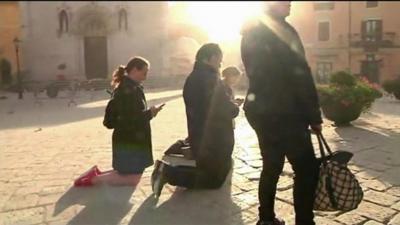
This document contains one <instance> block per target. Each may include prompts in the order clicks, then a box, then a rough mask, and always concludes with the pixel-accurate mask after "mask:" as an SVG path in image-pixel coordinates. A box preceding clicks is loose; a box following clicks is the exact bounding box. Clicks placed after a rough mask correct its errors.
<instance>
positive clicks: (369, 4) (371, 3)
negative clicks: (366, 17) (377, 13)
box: [367, 1, 378, 8]
mask: <svg viewBox="0 0 400 225" xmlns="http://www.w3.org/2000/svg"><path fill="white" fill-rule="evenodd" d="M374 7H378V1H367V8H374Z"/></svg>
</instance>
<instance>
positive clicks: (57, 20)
mask: <svg viewBox="0 0 400 225" xmlns="http://www.w3.org/2000/svg"><path fill="white" fill-rule="evenodd" d="M19 4H20V10H21V16H22V31H21V32H22V34H21V39H22V43H21V51H22V54H21V57H23V59H22V60H23V62H24V64H23V70H24V71H26V73H27V74H28V75H29V76H30V77H29V78H30V79H33V80H51V79H56V78H57V76H59V75H60V74H61V75H63V76H64V77H65V78H66V79H80V80H85V79H97V78H100V79H104V78H110V76H111V74H112V72H113V70H114V69H115V68H116V67H117V66H118V65H120V64H124V65H125V64H126V63H127V62H128V60H129V58H130V57H132V56H136V55H139V56H143V57H145V58H146V59H148V60H149V61H150V63H151V70H150V75H151V76H152V75H154V76H166V75H167V73H168V72H167V71H168V70H166V68H167V67H168V54H167V53H166V52H165V51H166V48H167V47H166V44H167V42H168V41H167V39H168V34H167V33H168V29H167V23H166V19H167V14H168V5H167V2H122V1H121V2H117V1H115V2H94V1H86V2H68V1H62V2H61V1H59V2H30V1H21V2H19Z"/></svg>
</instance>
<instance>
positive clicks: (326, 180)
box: [314, 134, 364, 211]
mask: <svg viewBox="0 0 400 225" xmlns="http://www.w3.org/2000/svg"><path fill="white" fill-rule="evenodd" d="M317 138H318V144H319V149H320V153H321V158H319V162H320V171H319V181H318V186H317V189H316V194H315V201H314V210H319V211H350V210H353V209H356V208H357V207H358V205H359V204H360V203H361V201H362V199H363V197H364V193H363V190H362V188H361V186H360V184H359V182H358V181H357V179H356V177H355V176H354V174H353V173H352V172H351V171H350V170H349V169H348V168H347V163H348V162H349V161H350V159H351V158H352V157H353V153H351V152H347V151H335V152H332V151H331V149H330V148H329V146H328V144H327V142H326V140H325V139H324V137H323V136H322V134H317ZM325 150H326V151H327V152H326V151H325Z"/></svg>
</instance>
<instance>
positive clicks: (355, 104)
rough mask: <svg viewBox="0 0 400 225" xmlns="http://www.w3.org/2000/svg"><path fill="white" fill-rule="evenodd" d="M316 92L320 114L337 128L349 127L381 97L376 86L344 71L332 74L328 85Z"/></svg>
mask: <svg viewBox="0 0 400 225" xmlns="http://www.w3.org/2000/svg"><path fill="white" fill-rule="evenodd" d="M317 90H318V95H319V99H320V104H321V108H322V112H323V113H324V115H325V117H326V118H327V119H329V120H331V121H334V122H335V125H337V126H345V125H350V122H351V121H354V120H356V119H357V118H358V117H360V115H361V113H363V112H365V111H367V110H368V109H369V108H370V107H371V105H372V103H373V102H374V101H375V99H377V98H380V97H382V93H381V92H380V90H379V88H378V86H377V85H376V84H372V83H370V82H368V80H366V79H365V78H364V79H359V78H357V77H355V76H354V75H352V74H350V73H348V72H344V71H340V72H337V73H334V74H332V75H331V77H330V82H329V84H328V85H321V86H318V87H317Z"/></svg>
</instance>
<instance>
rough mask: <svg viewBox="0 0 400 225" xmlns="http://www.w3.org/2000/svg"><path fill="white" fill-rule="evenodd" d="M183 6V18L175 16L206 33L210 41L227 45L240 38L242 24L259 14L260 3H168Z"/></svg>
mask: <svg viewBox="0 0 400 225" xmlns="http://www.w3.org/2000/svg"><path fill="white" fill-rule="evenodd" d="M173 4H184V8H185V10H184V12H182V11H181V12H180V13H184V14H185V16H182V15H177V17H181V18H182V19H186V20H187V21H186V22H190V23H193V24H195V25H197V26H199V27H200V28H202V29H203V30H205V31H206V32H207V33H208V36H209V39H210V41H214V42H219V43H223V42H224V43H229V42H233V41H236V40H238V39H239V38H240V28H241V25H242V24H243V22H244V21H245V20H246V19H248V18H250V17H251V16H255V15H256V14H258V13H259V10H260V2H185V3H182V2H175V3H172V2H170V5H173Z"/></svg>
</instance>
